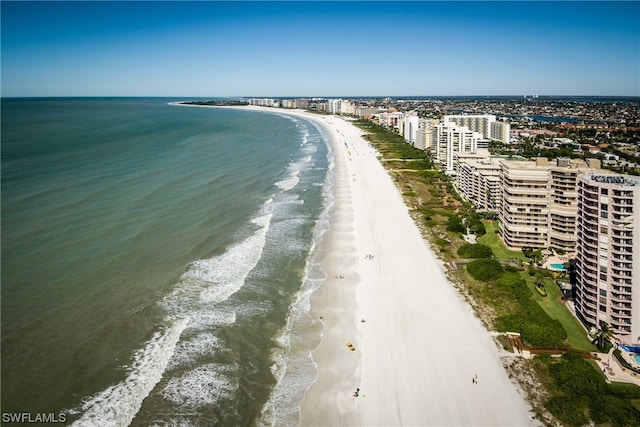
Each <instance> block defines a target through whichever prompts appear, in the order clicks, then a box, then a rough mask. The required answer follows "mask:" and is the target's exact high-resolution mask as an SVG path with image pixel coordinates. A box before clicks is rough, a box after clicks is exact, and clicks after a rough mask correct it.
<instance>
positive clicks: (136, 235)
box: [1, 98, 333, 426]
mask: <svg viewBox="0 0 640 427" xmlns="http://www.w3.org/2000/svg"><path fill="white" fill-rule="evenodd" d="M170 101H171V100H166V99H135V98H133V99H123V98H112V99H3V100H2V358H1V361H2V411H3V412H4V413H6V412H21V413H23V412H27V413H32V414H36V413H49V412H54V413H62V414H64V417H65V418H66V419H67V421H68V422H69V423H76V425H87V426H100V425H196V426H197V425H225V426H228V425H234V426H235V425H297V424H298V422H299V420H298V414H297V405H298V404H299V402H300V401H301V399H302V397H303V394H304V391H305V390H306V388H307V387H308V386H309V385H310V384H311V382H312V381H313V380H314V377H315V368H314V365H313V363H312V361H311V359H310V357H309V348H312V347H314V346H315V345H316V344H317V341H318V340H319V332H320V325H319V324H317V323H316V322H314V321H313V320H311V319H310V318H309V317H308V316H307V315H306V314H307V313H308V310H309V299H310V294H311V292H312V291H313V290H314V289H316V288H317V287H318V286H319V285H320V283H321V282H322V280H323V279H324V278H325V273H324V272H323V271H322V270H321V268H320V266H319V257H320V250H319V249H318V247H319V244H318V243H319V242H320V241H321V239H322V236H323V234H324V233H325V232H326V231H327V230H328V228H329V222H328V217H329V216H330V211H331V206H332V203H333V201H332V195H331V185H332V179H331V178H332V172H333V160H332V153H331V151H330V148H329V147H328V145H327V144H326V143H325V140H326V136H325V135H323V133H322V132H323V131H322V130H321V129H319V128H317V127H316V126H315V125H313V124H312V123H310V122H307V121H304V120H302V119H300V118H293V117H287V116H283V115H279V114H275V113H260V112H254V111H245V110H237V109H232V108H225V109H222V108H195V107H184V106H176V105H171V104H170Z"/></svg>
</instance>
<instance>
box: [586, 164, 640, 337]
mask: <svg viewBox="0 0 640 427" xmlns="http://www.w3.org/2000/svg"><path fill="white" fill-rule="evenodd" d="M577 222H578V225H577V239H578V243H577V250H576V271H577V283H576V298H575V308H576V313H577V314H578V316H579V317H580V318H581V320H582V321H583V323H585V325H587V326H591V327H596V328H600V327H601V324H602V323H603V322H606V323H607V324H609V326H610V327H611V329H612V330H613V332H614V333H615V335H616V338H617V339H618V340H619V341H621V342H623V343H625V344H635V345H637V344H639V343H640V259H638V257H639V256H640V255H639V254H640V178H638V177H632V176H629V175H617V174H600V173H589V174H582V175H580V176H579V177H578V220H577Z"/></svg>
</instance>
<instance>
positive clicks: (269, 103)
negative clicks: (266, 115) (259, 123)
mask: <svg viewBox="0 0 640 427" xmlns="http://www.w3.org/2000/svg"><path fill="white" fill-rule="evenodd" d="M249 105H257V106H259V107H280V101H279V100H277V99H273V98H251V99H249Z"/></svg>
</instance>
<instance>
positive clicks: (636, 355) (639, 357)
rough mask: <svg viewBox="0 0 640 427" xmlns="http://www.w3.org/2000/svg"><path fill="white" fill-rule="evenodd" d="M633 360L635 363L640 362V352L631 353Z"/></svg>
mask: <svg viewBox="0 0 640 427" xmlns="http://www.w3.org/2000/svg"><path fill="white" fill-rule="evenodd" d="M633 360H635V361H636V362H637V363H639V364H640V354H634V355H633Z"/></svg>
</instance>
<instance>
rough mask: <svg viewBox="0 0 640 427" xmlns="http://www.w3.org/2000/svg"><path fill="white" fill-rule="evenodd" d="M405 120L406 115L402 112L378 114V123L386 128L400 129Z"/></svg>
mask: <svg viewBox="0 0 640 427" xmlns="http://www.w3.org/2000/svg"><path fill="white" fill-rule="evenodd" d="M403 120H404V113H401V112H400V111H393V112H383V113H380V114H378V123H379V124H380V125H381V126H384V127H386V128H395V129H398V127H399V123H400V122H401V121H403Z"/></svg>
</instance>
